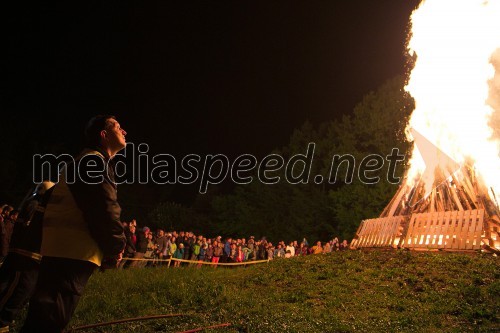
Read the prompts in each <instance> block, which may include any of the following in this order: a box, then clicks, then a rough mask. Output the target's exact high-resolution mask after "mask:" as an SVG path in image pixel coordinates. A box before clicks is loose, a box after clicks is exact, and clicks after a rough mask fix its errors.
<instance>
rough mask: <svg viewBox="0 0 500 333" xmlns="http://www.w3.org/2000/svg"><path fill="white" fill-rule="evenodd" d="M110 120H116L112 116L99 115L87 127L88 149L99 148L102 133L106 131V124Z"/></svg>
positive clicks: (86, 139) (86, 141)
mask: <svg viewBox="0 0 500 333" xmlns="http://www.w3.org/2000/svg"><path fill="white" fill-rule="evenodd" d="M109 119H116V118H115V116H112V115H108V114H105V115H98V116H95V117H93V118H92V119H90V120H89V122H88V123H87V126H86V127H85V145H86V146H87V147H91V148H93V147H98V146H99V143H100V141H99V140H100V138H101V131H102V130H104V129H106V124H107V122H108V120H109Z"/></svg>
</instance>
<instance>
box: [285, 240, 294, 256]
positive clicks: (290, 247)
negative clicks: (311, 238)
mask: <svg viewBox="0 0 500 333" xmlns="http://www.w3.org/2000/svg"><path fill="white" fill-rule="evenodd" d="M286 252H290V257H294V256H295V247H294V246H293V242H290V244H288V245H287V247H286V248H285V253H286Z"/></svg>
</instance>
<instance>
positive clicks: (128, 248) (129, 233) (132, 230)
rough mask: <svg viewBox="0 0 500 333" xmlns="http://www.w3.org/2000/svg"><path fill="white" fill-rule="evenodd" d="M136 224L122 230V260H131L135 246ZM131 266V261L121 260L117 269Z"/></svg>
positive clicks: (130, 224)
mask: <svg viewBox="0 0 500 333" xmlns="http://www.w3.org/2000/svg"><path fill="white" fill-rule="evenodd" d="M135 226H136V224H134V223H129V225H128V228H127V229H125V230H124V234H125V250H124V254H123V256H124V258H125V259H127V258H133V257H134V255H135V252H136V248H135V245H136V244H137V235H136V227H135ZM131 264H132V260H121V261H120V263H119V265H118V267H119V268H125V267H128V266H130V265H131Z"/></svg>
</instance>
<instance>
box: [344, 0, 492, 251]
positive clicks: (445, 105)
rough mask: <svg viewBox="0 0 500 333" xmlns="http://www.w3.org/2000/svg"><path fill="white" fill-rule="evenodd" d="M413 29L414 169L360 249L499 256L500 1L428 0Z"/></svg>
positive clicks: (363, 229) (358, 243) (369, 225)
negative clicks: (481, 251) (483, 252)
mask: <svg viewBox="0 0 500 333" xmlns="http://www.w3.org/2000/svg"><path fill="white" fill-rule="evenodd" d="M411 26H412V29H411V38H410V39H409V45H408V46H409V47H408V49H409V53H410V55H411V56H412V58H414V59H415V66H414V68H413V69H412V71H411V75H410V78H409V81H408V84H407V85H406V90H407V91H408V92H409V93H410V94H411V95H412V96H413V98H414V99H415V105H416V107H415V110H414V112H413V114H412V115H411V118H410V121H409V124H408V127H407V137H408V139H409V140H410V141H413V142H414V148H413V152H412V154H411V156H412V158H411V160H410V168H409V170H408V171H407V174H406V177H405V179H404V182H403V184H402V185H401V186H400V188H399V190H398V192H397V193H396V195H395V196H394V197H393V199H392V200H391V202H390V203H389V204H388V205H387V207H386V208H385V209H384V211H383V212H382V214H381V216H380V217H379V218H377V219H370V220H364V221H363V222H362V223H361V225H360V227H359V229H358V232H357V234H356V237H355V239H354V240H353V242H352V246H353V247H373V246H392V247H397V246H399V247H406V248H412V249H433V248H437V249H451V250H477V249H484V250H488V251H494V252H498V251H499V250H500V237H499V230H500V218H499V216H500V214H499V207H498V198H497V195H499V194H500V1H499V0H424V1H423V2H422V3H421V4H420V6H419V8H418V9H416V10H415V11H414V12H413V14H412V16H411Z"/></svg>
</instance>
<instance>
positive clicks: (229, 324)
mask: <svg viewBox="0 0 500 333" xmlns="http://www.w3.org/2000/svg"><path fill="white" fill-rule="evenodd" d="M229 326H231V323H225V324H218V325H212V326H206V327H199V328H194V329H192V330H188V331H182V332H177V333H194V332H200V331H203V330H208V329H212V328H224V327H229Z"/></svg>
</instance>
